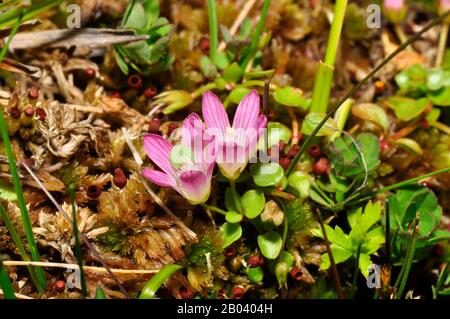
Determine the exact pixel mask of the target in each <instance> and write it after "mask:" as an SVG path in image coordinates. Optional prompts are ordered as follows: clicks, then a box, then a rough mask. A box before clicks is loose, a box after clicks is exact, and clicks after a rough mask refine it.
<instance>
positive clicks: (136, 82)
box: [128, 74, 142, 90]
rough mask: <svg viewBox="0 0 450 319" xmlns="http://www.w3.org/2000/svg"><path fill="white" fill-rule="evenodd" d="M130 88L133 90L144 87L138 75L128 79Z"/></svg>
mask: <svg viewBox="0 0 450 319" xmlns="http://www.w3.org/2000/svg"><path fill="white" fill-rule="evenodd" d="M128 86H129V87H130V88H132V89H135V90H137V89H140V88H141V87H142V78H141V77H140V76H139V75H137V74H133V75H130V76H129V77H128Z"/></svg>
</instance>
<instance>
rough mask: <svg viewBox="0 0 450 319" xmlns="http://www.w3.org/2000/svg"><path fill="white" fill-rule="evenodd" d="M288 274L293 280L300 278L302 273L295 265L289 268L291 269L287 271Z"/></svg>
mask: <svg viewBox="0 0 450 319" xmlns="http://www.w3.org/2000/svg"><path fill="white" fill-rule="evenodd" d="M289 275H291V277H292V278H293V279H295V280H297V281H298V280H300V279H301V278H302V276H303V273H302V271H301V270H300V269H298V268H297V267H293V268H292V269H291V271H289Z"/></svg>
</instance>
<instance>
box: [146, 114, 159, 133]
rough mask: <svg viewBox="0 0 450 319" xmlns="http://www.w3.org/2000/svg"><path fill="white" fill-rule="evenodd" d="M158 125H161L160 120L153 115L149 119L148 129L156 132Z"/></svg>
mask: <svg viewBox="0 0 450 319" xmlns="http://www.w3.org/2000/svg"><path fill="white" fill-rule="evenodd" d="M160 126H161V120H160V119H159V118H157V117H155V118H153V119H152V120H151V121H150V127H149V131H150V132H151V133H157V132H158V131H159V127H160Z"/></svg>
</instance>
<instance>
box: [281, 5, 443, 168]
mask: <svg viewBox="0 0 450 319" xmlns="http://www.w3.org/2000/svg"><path fill="white" fill-rule="evenodd" d="M449 15H450V10H449V11H447V12H446V13H445V14H443V15H441V16H439V17H437V18H435V19H434V20H433V21H431V22H430V23H429V24H428V25H427V26H426V27H424V28H423V29H422V30H421V31H420V32H418V33H416V34H415V35H413V36H412V37H410V38H409V39H408V40H407V41H406V42H404V43H402V44H401V45H400V46H399V47H398V48H397V49H396V50H395V51H394V52H392V53H391V54H389V55H388V56H387V57H386V58H385V59H384V60H383V61H381V62H380V64H378V65H377V66H376V67H375V68H374V69H373V70H372V71H370V73H369V74H367V76H366V77H365V78H364V79H362V80H361V81H359V82H358V83H357V84H356V85H355V86H353V87H352V88H351V89H350V90H349V91H348V92H347V93H346V94H345V95H344V96H343V97H342V98H341V99H340V100H339V101H338V102H337V103H336V104H335V105H334V106H333V107H332V108H331V110H330V111H328V113H327V114H326V116H325V117H324V118H323V119H322V121H321V122H320V123H319V124H318V125H317V126H316V128H315V129H314V130H313V132H312V133H311V135H310V136H308V138H307V139H306V140H305V142H304V143H303V144H302V146H301V148H300V150H299V151H298V153H297V155H296V156H295V158H294V159H293V160H292V162H291V164H290V165H289V168H288V169H287V171H286V175H287V176H289V175H290V174H291V173H292V171H293V169H294V167H295V166H296V165H297V163H298V161H299V160H300V158H301V156H302V155H303V153H304V152H305V151H306V150H307V149H308V147H309V145H310V143H311V142H312V140H313V138H314V137H315V136H316V134H317V132H319V130H320V128H321V127H322V126H323V125H324V124H325V123H326V121H327V120H328V119H329V118H330V117H331V116H332V115H333V114H334V112H336V111H337V110H338V109H339V107H341V105H342V104H343V103H344V102H345V101H346V100H348V99H349V98H351V97H352V96H353V94H355V93H356V92H357V91H359V90H360V89H361V87H363V86H364V84H366V83H367V82H368V81H369V80H370V79H371V78H372V77H373V76H374V75H375V74H376V73H377V72H378V71H379V70H380V69H382V68H383V67H384V66H385V65H386V64H388V63H389V61H391V60H392V59H393V58H394V57H395V56H396V55H397V54H399V53H400V52H402V51H403V50H404V49H405V48H406V47H407V46H408V45H410V44H411V43H413V42H415V41H417V40H419V39H420V38H421V37H422V35H423V34H424V33H425V32H427V31H428V30H430V29H431V28H432V27H434V26H436V25H438V24H440V23H441V22H442V21H443V20H444V19H445V18H447V17H448V16H449Z"/></svg>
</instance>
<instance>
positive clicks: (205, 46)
mask: <svg viewBox="0 0 450 319" xmlns="http://www.w3.org/2000/svg"><path fill="white" fill-rule="evenodd" d="M198 46H199V48H200V50H202V52H203V53H204V54H208V53H209V40H208V39H207V38H205V37H201V38H200V40H199V41H198Z"/></svg>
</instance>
